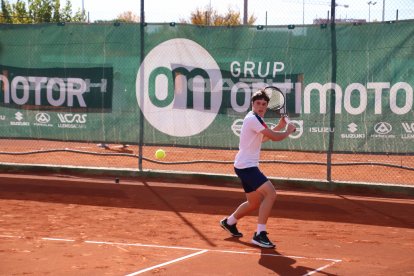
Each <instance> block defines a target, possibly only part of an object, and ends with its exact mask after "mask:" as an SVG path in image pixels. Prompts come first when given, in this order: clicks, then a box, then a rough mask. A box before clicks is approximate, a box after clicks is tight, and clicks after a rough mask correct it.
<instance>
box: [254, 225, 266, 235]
mask: <svg viewBox="0 0 414 276" xmlns="http://www.w3.org/2000/svg"><path fill="white" fill-rule="evenodd" d="M263 231H266V224H258V225H257V232H256V233H257V234H260V232H263Z"/></svg>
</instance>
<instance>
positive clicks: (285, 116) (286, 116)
mask: <svg viewBox="0 0 414 276" xmlns="http://www.w3.org/2000/svg"><path fill="white" fill-rule="evenodd" d="M283 118H284V119H285V122H286V124H287V125H288V124H290V119H289V117H288V115H283Z"/></svg>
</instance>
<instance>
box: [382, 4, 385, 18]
mask: <svg viewBox="0 0 414 276" xmlns="http://www.w3.org/2000/svg"><path fill="white" fill-rule="evenodd" d="M384 21H385V0H383V1H382V22H384Z"/></svg>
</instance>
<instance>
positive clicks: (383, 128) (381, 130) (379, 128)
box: [374, 122, 392, 135]
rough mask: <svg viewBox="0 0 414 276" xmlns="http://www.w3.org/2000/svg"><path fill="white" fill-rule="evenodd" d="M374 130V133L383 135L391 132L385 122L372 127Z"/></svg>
mask: <svg viewBox="0 0 414 276" xmlns="http://www.w3.org/2000/svg"><path fill="white" fill-rule="evenodd" d="M374 130H375V132H376V133H378V134H382V135H384V134H388V133H390V132H391V130H392V126H391V124H389V123H387V122H380V123H378V124H376V125H375V126H374Z"/></svg>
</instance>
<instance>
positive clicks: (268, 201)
mask: <svg viewBox="0 0 414 276" xmlns="http://www.w3.org/2000/svg"><path fill="white" fill-rule="evenodd" d="M257 192H259V193H261V194H262V196H263V200H262V203H261V204H260V208H259V216H258V224H257V231H256V232H255V233H254V235H253V239H252V243H253V244H256V245H258V246H260V247H264V248H274V247H276V245H275V244H273V243H272V242H271V241H270V240H269V239H268V237H267V232H266V223H267V219H268V218H269V216H270V212H271V211H272V208H273V204H274V202H275V200H276V190H275V188H274V187H273V184H272V183H271V182H270V181H267V182H266V183H265V184H263V185H262V186H260V188H259V189H257Z"/></svg>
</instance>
